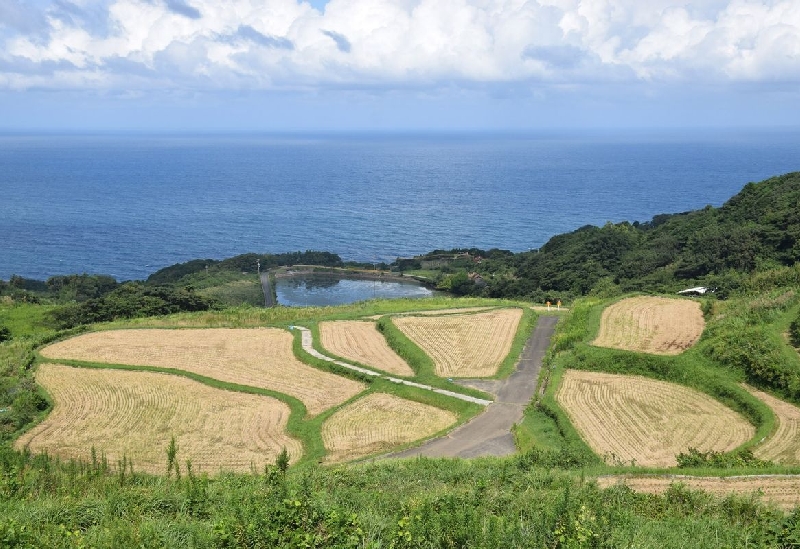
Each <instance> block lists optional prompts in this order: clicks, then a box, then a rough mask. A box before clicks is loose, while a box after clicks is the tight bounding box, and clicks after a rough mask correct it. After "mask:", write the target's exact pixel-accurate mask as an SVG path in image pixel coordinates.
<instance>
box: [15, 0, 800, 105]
mask: <svg viewBox="0 0 800 549" xmlns="http://www.w3.org/2000/svg"><path fill="white" fill-rule="evenodd" d="M87 6H91V8H89V7H87ZM0 15H3V17H4V19H3V18H0V21H2V20H5V21H7V22H6V23H5V24H3V23H2V22H0V75H1V76H2V78H0V87H6V88H9V87H14V88H16V89H18V88H25V87H26V86H30V87H50V88H53V89H58V88H61V87H72V88H74V87H81V86H86V87H90V88H92V87H99V88H105V89H107V90H110V91H121V90H122V89H127V90H130V89H131V88H132V87H135V88H137V89H139V90H142V91H146V90H147V89H148V88H149V87H156V88H164V87H170V86H172V87H174V88H176V89H180V88H182V87H184V86H189V87H190V88H192V89H204V88H209V89H220V88H222V89H233V90H236V89H252V88H256V89H266V90H269V89H320V90H321V89H325V88H326V87H327V86H331V85H333V86H337V87H340V88H341V87H344V88H347V87H351V88H353V89H360V88H362V87H364V86H371V87H377V88H381V89H403V88H406V87H409V86H411V87H423V88H424V87H431V86H433V87H436V86H445V87H447V86H452V85H453V84H454V83H455V84H456V85H458V86H466V87H469V86H482V85H486V84H493V83H494V84H500V85H502V84H507V83H514V82H517V83H521V84H525V83H535V85H536V86H537V87H546V86H548V85H552V86H556V85H557V86H563V85H568V86H581V85H583V84H586V83H592V85H596V84H597V83H598V82H602V81H603V80H607V81H609V82H617V81H619V80H620V79H621V78H622V79H624V78H628V79H631V80H634V81H640V82H654V81H669V82H694V81H696V80H697V79H698V78H699V79H701V80H703V81H706V82H710V83H721V84H723V85H727V84H730V83H738V82H743V83H753V82H755V83H760V82H780V83H786V82H795V81H797V80H798V76H799V75H800V9H798V6H797V0H784V1H780V0H760V1H759V0H704V1H699V2H689V1H686V0H683V1H681V0H649V1H648V2H641V1H640V0H539V1H535V0H529V1H525V0H331V1H330V2H329V3H328V4H327V6H326V8H325V10H324V13H322V12H320V11H318V10H316V9H314V8H312V7H311V6H310V5H309V4H308V3H306V2H298V1H296V0H107V1H106V2H104V3H100V4H98V3H87V2H85V1H83V0H81V1H72V2H69V1H67V0H52V1H51V2H50V3H45V4H44V7H41V8H39V9H38V10H37V9H32V8H29V7H27V8H24V7H23V4H21V3H20V2H19V1H18V0H0ZM31 64H34V65H41V66H42V67H43V68H42V70H41V71H35V70H31ZM50 66H58V67H59V69H58V70H48V69H47V67H50Z"/></svg>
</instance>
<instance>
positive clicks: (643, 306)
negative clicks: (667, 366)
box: [593, 297, 705, 355]
mask: <svg viewBox="0 0 800 549" xmlns="http://www.w3.org/2000/svg"><path fill="white" fill-rule="evenodd" d="M704 327H705V321H704V320H703V313H702V311H701V310H700V304H699V303H698V302H696V301H690V300H688V299H670V298H665V297H631V298H628V299H623V300H621V301H618V302H616V303H614V304H613V305H610V306H609V307H606V309H605V310H604V311H603V316H602V319H601V322H600V332H599V333H598V335H597V339H595V340H594V342H593V344H594V345H597V346H598V347H610V348H612V349H624V350H628V351H639V352H643V353H652V354H657V355H677V354H680V353H681V352H683V351H685V350H686V349H688V348H689V347H691V346H692V345H694V344H695V343H696V342H697V340H698V339H700V335H701V334H702V333H703V328H704Z"/></svg>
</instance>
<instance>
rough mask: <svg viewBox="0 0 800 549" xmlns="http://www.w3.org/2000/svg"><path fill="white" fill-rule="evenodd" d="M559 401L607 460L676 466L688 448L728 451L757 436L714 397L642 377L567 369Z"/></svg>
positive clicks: (741, 419)
mask: <svg viewBox="0 0 800 549" xmlns="http://www.w3.org/2000/svg"><path fill="white" fill-rule="evenodd" d="M556 399H557V400H558V402H559V404H560V405H561V406H562V407H563V408H564V410H565V411H566V412H567V414H568V415H569V418H570V420H571V421H572V424H573V425H574V426H575V428H576V429H577V430H578V432H579V433H580V434H581V436H582V437H583V438H584V440H586V442H587V443H588V444H589V446H590V447H591V448H592V450H594V451H595V452H596V453H597V454H598V455H600V456H604V457H605V459H606V461H607V462H609V461H611V462H613V461H615V459H616V460H621V461H622V462H625V463H631V461H634V460H635V463H636V465H642V466H653V467H672V466H675V465H676V464H677V462H676V459H675V456H676V455H677V454H678V453H680V452H685V451H686V450H688V449H689V448H697V449H698V450H700V451H704V452H705V451H709V450H715V451H720V452H726V451H730V450H733V449H734V448H736V447H738V446H740V445H741V444H744V443H745V442H747V441H748V440H750V439H751V438H752V437H753V436H754V435H755V428H754V427H753V426H752V425H751V424H750V423H748V422H747V421H746V420H745V419H744V418H743V417H742V416H740V415H739V414H737V413H735V412H734V411H733V410H730V409H729V408H727V407H725V406H723V405H722V404H720V403H719V402H717V401H716V400H714V399H712V398H711V397H709V396H707V395H704V394H703V393H700V392H698V391H695V390H693V389H689V388H688V387H683V386H681V385H676V384H673V383H667V382H664V381H657V380H653V379H648V378H643V377H638V376H622V375H616V374H606V373H599V372H584V371H578V370H567V371H566V372H565V373H564V377H563V380H562V383H561V386H560V387H559V389H558V391H557V393H556Z"/></svg>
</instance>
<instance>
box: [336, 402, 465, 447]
mask: <svg viewBox="0 0 800 549" xmlns="http://www.w3.org/2000/svg"><path fill="white" fill-rule="evenodd" d="M457 419H458V418H457V416H456V414H454V413H453V412H450V411H448V410H442V409H441V408H436V407H434V406H429V405H427V404H421V403H419V402H414V401H412V400H406V399H404V398H400V397H397V396H394V395H390V394H386V393H372V394H369V395H367V396H365V397H363V398H360V399H358V400H356V401H355V402H353V403H351V404H348V405H347V406H345V407H343V408H341V409H339V410H337V411H336V412H335V413H334V414H333V415H332V416H331V417H329V418H328V419H327V420H326V421H325V423H324V424H323V425H322V440H323V442H324V443H325V448H326V449H327V450H328V452H329V454H328V457H327V460H328V461H330V462H342V461H349V460H353V459H358V458H360V457H364V456H368V455H371V454H376V453H379V452H383V451H388V450H390V449H392V448H394V447H396V446H398V445H401V444H406V443H409V442H413V441H415V440H419V439H422V438H426V437H428V436H431V435H433V434H434V433H437V432H439V431H441V430H443V429H446V428H447V427H449V426H451V425H453V424H454V423H455V422H456V420H457Z"/></svg>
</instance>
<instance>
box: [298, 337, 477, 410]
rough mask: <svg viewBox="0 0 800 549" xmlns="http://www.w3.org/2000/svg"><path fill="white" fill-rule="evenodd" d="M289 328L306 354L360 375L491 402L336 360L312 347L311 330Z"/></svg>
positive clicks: (461, 397)
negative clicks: (298, 336) (295, 331)
mask: <svg viewBox="0 0 800 549" xmlns="http://www.w3.org/2000/svg"><path fill="white" fill-rule="evenodd" d="M289 329H290V330H292V329H294V330H298V331H299V332H300V334H301V338H302V346H303V350H304V351H305V352H307V353H308V354H310V355H311V356H313V357H314V358H317V359H319V360H324V361H325V362H330V363H332V364H336V365H337V366H341V367H343V368H347V369H348V370H352V371H354V372H357V373H359V374H362V375H367V376H371V377H374V378H376V379H377V378H382V379H385V380H387V381H391V382H392V383H397V384H398V385H408V386H410V387H416V388H418V389H423V390H426V391H432V392H434V393H438V394H440V395H445V396H449V397H453V398H457V399H459V400H463V401H466V402H472V403H473V404H478V405H480V406H488V405H490V404H492V401H491V400H486V399H484V398H478V397H474V396H470V395H465V394H463V393H457V392H455V391H448V390H447V389H439V388H437V387H433V386H431V385H425V384H424V383H417V382H415V381H409V380H407V379H400V378H397V377H393V376H387V375H385V374H383V373H381V372H376V371H375V370H370V369H368V368H362V367H361V366H355V365H353V364H348V363H347V362H344V361H342V360H337V359H335V358H333V357H329V356H327V355H324V354H322V353H320V352H319V351H317V350H316V349H315V348H314V336H313V334H312V333H311V330H309V329H308V328H305V327H303V326H297V325H296V324H295V325H292V326H289Z"/></svg>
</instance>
